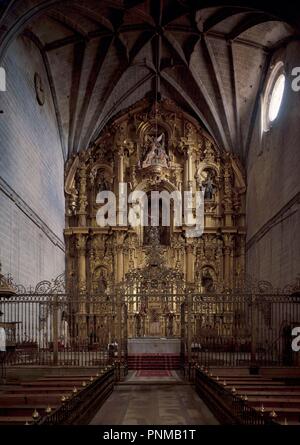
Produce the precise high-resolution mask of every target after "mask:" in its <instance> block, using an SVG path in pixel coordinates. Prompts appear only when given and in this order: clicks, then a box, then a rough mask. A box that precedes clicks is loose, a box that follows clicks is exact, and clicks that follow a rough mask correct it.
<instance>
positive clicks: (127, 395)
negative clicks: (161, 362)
mask: <svg viewBox="0 0 300 445" xmlns="http://www.w3.org/2000/svg"><path fill="white" fill-rule="evenodd" d="M217 424H218V422H217V421H216V419H215V418H214V416H213V415H212V413H211V412H210V411H209V409H208V408H207V407H206V405H205V404H204V403H203V401H202V400H201V399H200V398H199V396H198V395H197V393H196V392H195V390H194V389H193V387H191V386H190V385H182V384H178V383H176V382H175V383H174V384H168V385H164V384H161V385H153V384H149V385H147V384H144V383H143V384H139V385H131V384H130V383H129V382H128V384H127V385H118V386H116V387H115V390H114V392H113V394H112V395H111V396H110V398H109V399H108V400H107V401H106V403H105V404H104V405H103V406H102V407H101V409H100V410H99V412H98V413H97V414H96V416H95V417H94V419H93V420H92V422H91V425H217Z"/></svg>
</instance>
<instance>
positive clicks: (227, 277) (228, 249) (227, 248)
mask: <svg viewBox="0 0 300 445" xmlns="http://www.w3.org/2000/svg"><path fill="white" fill-rule="evenodd" d="M231 254H232V235H229V234H225V235H224V284H225V287H226V288H230V287H231V271H232V265H231V258H232V256H231Z"/></svg>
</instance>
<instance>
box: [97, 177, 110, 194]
mask: <svg viewBox="0 0 300 445" xmlns="http://www.w3.org/2000/svg"><path fill="white" fill-rule="evenodd" d="M106 190H109V186H108V183H107V181H106V179H105V176H104V174H103V173H102V172H101V173H100V175H99V179H98V193H99V192H104V191H106Z"/></svg>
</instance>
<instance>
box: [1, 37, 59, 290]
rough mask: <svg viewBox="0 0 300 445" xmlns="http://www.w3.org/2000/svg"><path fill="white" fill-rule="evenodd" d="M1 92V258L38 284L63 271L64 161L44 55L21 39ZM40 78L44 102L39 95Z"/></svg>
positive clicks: (6, 267) (20, 277) (7, 63)
mask: <svg viewBox="0 0 300 445" xmlns="http://www.w3.org/2000/svg"><path fill="white" fill-rule="evenodd" d="M2 66H4V68H5V70H6V79H7V91H6V92H2V93H0V100H1V102H0V109H1V110H2V111H3V113H2V114H0V134H1V139H0V260H1V262H2V269H3V271H4V273H8V272H9V273H11V274H12V276H13V277H14V279H15V280H16V281H17V282H20V283H22V284H35V283H37V282H38V281H40V280H43V279H50V278H54V277H55V276H56V275H58V274H60V273H62V272H63V271H64V242H63V227H64V194H63V179H64V171H63V168H64V159H63V153H62V148H61V143H60V139H59V133H58V127H57V123H56V116H55V109H54V106H53V100H52V96H51V91H50V88H49V82H48V77H47V73H46V70H45V68H44V64H43V59H42V57H41V54H40V52H39V50H38V48H37V47H36V46H35V45H34V44H33V43H32V42H31V41H30V40H28V39H26V38H24V37H22V38H19V39H17V40H16V41H15V42H14V43H13V44H12V45H11V47H10V49H9V51H8V53H7V55H6V58H5V60H4V62H3V63H2ZM36 72H37V73H38V74H39V76H40V78H41V79H42V84H43V90H44V95H45V102H44V105H43V106H41V105H39V103H38V101H37V98H36V90H35V82H34V76H35V73H36Z"/></svg>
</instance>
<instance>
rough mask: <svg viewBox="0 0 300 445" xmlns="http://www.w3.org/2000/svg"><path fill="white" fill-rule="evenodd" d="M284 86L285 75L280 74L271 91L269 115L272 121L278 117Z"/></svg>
mask: <svg viewBox="0 0 300 445" xmlns="http://www.w3.org/2000/svg"><path fill="white" fill-rule="evenodd" d="M284 86H285V75H284V74H280V76H279V77H278V78H277V80H276V82H275V84H274V86H273V90H272V92H271V97H270V104H269V111H268V117H269V120H270V122H273V121H275V119H276V117H277V116H278V113H279V109H280V105H281V102H282V98H283V93H284Z"/></svg>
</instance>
